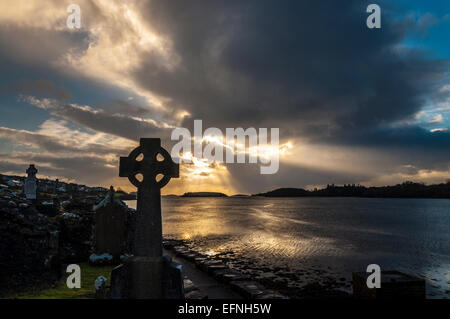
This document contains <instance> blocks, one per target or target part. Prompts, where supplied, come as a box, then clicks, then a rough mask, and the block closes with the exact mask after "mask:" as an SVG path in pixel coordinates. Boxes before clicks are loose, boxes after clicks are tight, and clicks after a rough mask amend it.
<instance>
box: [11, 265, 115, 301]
mask: <svg viewBox="0 0 450 319" xmlns="http://www.w3.org/2000/svg"><path fill="white" fill-rule="evenodd" d="M79 266H80V268H81V288H79V289H77V288H73V289H69V288H67V285H66V279H67V276H69V275H70V274H67V276H64V277H63V278H62V280H61V282H59V283H58V285H57V286H56V287H55V288H50V289H43V290H39V291H33V292H28V293H24V294H21V295H18V296H15V298H18V299H92V298H94V295H95V288H94V282H95V279H97V277H99V276H103V277H105V278H107V279H108V283H107V285H110V283H111V271H112V269H113V268H114V267H115V266H95V267H94V266H91V265H89V264H88V263H83V264H79Z"/></svg>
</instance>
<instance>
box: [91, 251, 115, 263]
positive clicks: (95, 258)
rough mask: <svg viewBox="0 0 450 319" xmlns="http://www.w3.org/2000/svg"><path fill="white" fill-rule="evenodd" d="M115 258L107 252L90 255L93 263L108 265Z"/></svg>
mask: <svg viewBox="0 0 450 319" xmlns="http://www.w3.org/2000/svg"><path fill="white" fill-rule="evenodd" d="M112 260H113V256H112V255H110V254H107V253H104V254H101V255H96V254H91V255H90V256H89V262H90V263H91V264H93V265H107V264H109V263H111V262H112Z"/></svg>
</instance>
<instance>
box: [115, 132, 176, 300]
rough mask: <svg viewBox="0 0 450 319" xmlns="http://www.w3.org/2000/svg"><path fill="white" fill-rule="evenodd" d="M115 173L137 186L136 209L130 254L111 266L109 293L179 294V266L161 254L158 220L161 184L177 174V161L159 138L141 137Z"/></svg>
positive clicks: (120, 295) (138, 296)
mask: <svg viewBox="0 0 450 319" xmlns="http://www.w3.org/2000/svg"><path fill="white" fill-rule="evenodd" d="M142 156H143V158H141V157H142ZM139 174H140V175H141V178H140V179H139V178H138V175H139ZM119 176H120V177H128V179H129V180H130V182H131V183H132V184H133V185H134V186H136V187H137V188H138V193H137V209H136V214H135V227H134V238H133V245H132V253H133V257H131V258H129V259H128V260H127V261H126V262H125V263H124V264H123V265H120V266H118V267H117V268H115V269H114V270H113V272H112V274H111V276H112V277H111V297H112V298H135V299H159V298H164V297H166V298H168V297H171V298H177V297H178V298H182V297H183V293H184V292H183V283H182V280H179V278H182V269H181V266H179V265H176V264H175V263H173V262H172V261H171V260H169V259H167V258H164V257H163V255H162V224H161V188H162V187H164V186H165V185H166V184H167V183H168V182H169V181H170V179H171V178H173V177H178V176H179V165H178V164H176V163H174V162H173V161H172V158H171V156H170V154H169V153H168V152H167V151H166V150H165V149H163V148H162V147H161V140H160V139H159V138H142V139H141V140H140V146H139V147H137V148H136V149H134V150H133V151H132V152H131V153H130V155H129V156H128V157H121V158H120V169H119ZM159 177H161V178H159ZM171 278H172V279H173V280H172V279H171ZM180 281H181V283H180ZM174 285H176V286H175V287H174ZM174 292H178V294H176V293H174Z"/></svg>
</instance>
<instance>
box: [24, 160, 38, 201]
mask: <svg viewBox="0 0 450 319" xmlns="http://www.w3.org/2000/svg"><path fill="white" fill-rule="evenodd" d="M37 172H38V170H37V169H36V167H34V165H33V164H30V167H28V169H27V171H26V173H27V174H28V176H27V178H25V184H24V193H25V196H26V198H27V199H36V192H37V179H36V174H37Z"/></svg>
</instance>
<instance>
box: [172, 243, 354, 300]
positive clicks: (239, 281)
mask: <svg viewBox="0 0 450 319" xmlns="http://www.w3.org/2000/svg"><path fill="white" fill-rule="evenodd" d="M163 245H164V248H166V249H168V250H172V251H173V252H174V253H175V254H176V255H177V256H179V257H181V258H184V259H185V260H187V261H189V262H192V263H194V264H195V266H196V267H197V268H199V269H201V270H202V271H204V272H205V273H207V274H209V275H210V276H212V277H214V278H215V279H216V280H217V281H219V282H221V283H223V284H224V285H228V286H229V287H230V288H231V289H233V290H234V291H236V292H237V293H239V294H240V295H241V296H242V297H244V298H248V299H287V298H295V299H310V298H312V299H314V298H320V299H323V298H349V297H351V295H350V294H349V293H348V292H346V291H344V290H343V289H342V288H345V287H347V288H349V286H350V283H349V282H346V280H345V278H342V279H341V280H339V281H336V280H335V279H333V278H332V277H325V279H324V280H323V281H321V282H320V283H319V282H315V283H304V282H303V279H302V277H303V275H304V274H303V273H298V272H294V271H289V270H288V269H285V268H280V267H270V266H263V267H258V266H257V265H255V264H250V263H249V262H248V261H246V260H239V259H237V258H235V256H234V255H235V254H234V253H233V252H231V251H223V252H219V253H208V252H204V251H202V250H201V249H199V248H198V247H196V246H195V245H194V244H193V243H192V242H190V241H186V240H179V239H172V238H170V239H165V240H164V241H163ZM317 271H320V270H317ZM319 275H320V274H319Z"/></svg>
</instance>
